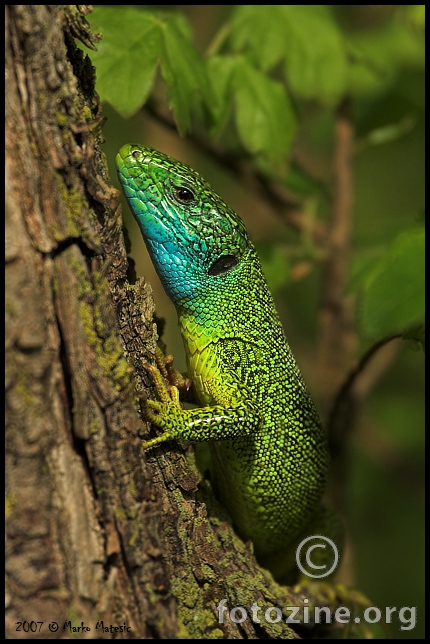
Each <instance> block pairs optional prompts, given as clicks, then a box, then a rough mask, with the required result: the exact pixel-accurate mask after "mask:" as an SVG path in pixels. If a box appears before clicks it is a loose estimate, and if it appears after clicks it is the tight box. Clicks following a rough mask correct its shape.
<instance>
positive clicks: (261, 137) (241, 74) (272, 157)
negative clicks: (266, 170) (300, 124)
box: [233, 57, 296, 168]
mask: <svg viewBox="0 0 430 644" xmlns="http://www.w3.org/2000/svg"><path fill="white" fill-rule="evenodd" d="M233 83H234V95H235V104H236V114H235V120H236V127H237V130H238V132H239V136H240V138H241V140H242V142H243V145H244V147H245V148H246V149H247V150H248V151H249V152H250V153H251V154H262V155H263V156H265V157H266V158H267V159H268V160H269V162H270V163H271V164H272V165H273V166H274V168H276V167H277V166H278V165H279V166H280V165H281V163H282V161H283V160H285V159H286V158H287V156H288V155H289V152H290V148H291V144H292V141H293V137H294V133H295V128H296V117H295V114H294V110H293V107H292V105H291V103H290V101H289V99H288V96H287V93H286V91H285V88H284V87H283V85H282V84H281V83H279V82H278V81H274V80H272V79H270V78H268V77H267V76H266V75H265V74H263V73H262V72H260V71H259V70H257V69H255V68H254V67H252V65H250V64H249V63H248V62H247V61H246V60H245V59H244V58H242V57H240V58H237V61H236V67H235V71H234V81H233Z"/></svg>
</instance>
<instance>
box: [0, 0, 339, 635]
mask: <svg viewBox="0 0 430 644" xmlns="http://www.w3.org/2000/svg"><path fill="white" fill-rule="evenodd" d="M85 11H86V9H85V7H79V9H78V8H77V7H75V6H62V5H26V6H24V5H22V6H19V5H10V6H8V8H7V10H6V168H7V181H6V314H7V322H6V493H7V496H6V510H7V514H6V535H7V541H6V591H7V604H6V605H7V609H6V635H7V637H10V638H14V637H29V638H34V637H40V638H45V637H51V638H57V637H67V636H69V635H70V634H71V633H73V632H80V630H79V629H81V628H82V625H84V626H85V627H88V628H90V631H88V632H86V634H85V636H87V637H88V636H89V637H103V636H104V637H113V636H115V637H128V638H137V637H139V638H146V637H156V638H170V637H178V636H179V637H183V636H190V637H193V638H203V637H220V638H222V637H234V638H239V639H241V638H266V637H294V636H295V633H294V632H293V631H292V630H291V629H290V627H289V626H288V625H286V624H285V622H284V619H283V620H282V621H280V622H278V623H273V624H271V623H269V622H265V621H264V620H262V621H261V623H260V624H257V623H253V622H252V621H251V620H250V619H247V620H246V621H245V622H243V623H242V624H236V623H234V622H232V621H231V620H229V619H225V620H224V623H221V624H220V623H219V621H218V612H217V608H216V606H217V604H218V602H219V600H220V599H222V598H225V599H227V607H228V609H231V608H232V607H234V606H244V607H247V608H248V609H249V607H250V606H251V605H252V604H254V603H255V602H257V603H258V605H259V606H261V607H264V606H266V607H267V606H279V607H281V608H282V607H285V606H288V605H290V606H291V605H303V600H304V598H305V595H304V594H303V592H302V591H301V590H299V589H296V592H293V591H292V590H291V589H287V588H281V587H280V586H278V585H276V584H275V583H274V582H273V581H272V579H271V577H270V576H269V575H268V574H266V573H265V572H264V571H262V570H261V569H259V568H258V567H257V565H256V563H255V560H254V557H253V555H252V553H251V550H250V548H249V547H248V546H246V545H244V544H243V543H241V542H240V540H239V539H237V537H236V536H235V535H234V533H233V531H232V530H231V528H230V526H229V524H228V522H227V521H226V517H225V516H223V514H222V510H221V509H220V508H218V506H217V505H216V503H215V502H214V501H213V499H212V497H211V494H210V490H209V489H208V488H207V487H206V484H204V483H200V484H199V481H198V478H197V475H196V473H195V470H194V469H193V468H192V466H191V467H190V465H189V464H188V461H187V458H186V456H185V455H184V452H183V450H181V449H180V447H179V446H178V445H172V446H169V447H171V450H172V451H170V452H167V451H166V450H165V449H164V448H161V449H157V451H156V453H155V454H152V455H150V456H149V457H148V458H147V459H146V458H145V455H144V454H143V452H142V451H141V449H140V438H139V435H140V434H141V433H142V430H143V429H144V428H143V424H142V420H141V418H140V416H139V413H138V411H137V402H136V393H135V392H136V389H135V385H136V384H137V388H138V389H141V390H142V391H145V390H146V389H147V388H148V379H147V376H146V375H145V372H144V371H143V370H142V367H141V365H142V361H143V360H147V359H150V358H151V356H152V355H153V352H154V348H155V341H156V334H155V327H154V324H153V322H152V313H153V303H152V297H151V289H150V287H149V285H147V284H145V282H144V281H140V282H138V283H137V284H136V285H134V286H133V287H131V286H130V285H129V284H128V282H127V267H128V262H127V257H126V251H125V245H124V240H123V235H122V220H121V213H120V209H119V206H118V203H117V198H118V193H117V191H116V190H115V189H114V188H113V187H112V186H111V184H110V180H109V177H108V173H107V166H106V162H105V158H104V155H103V152H102V151H101V143H102V134H101V126H102V117H101V108H100V105H99V102H98V99H97V96H96V95H95V94H94V71H93V68H92V67H91V64H90V62H89V59H88V58H86V57H85V55H83V54H82V53H81V51H80V50H79V49H77V48H76V46H75V38H80V39H81V40H82V41H84V42H86V43H87V44H88V45H91V41H92V37H91V34H90V33H89V31H88V29H87V27H86V23H85V19H84V17H83V13H84V12H85ZM208 517H210V518H208ZM307 597H308V598H310V599H311V605H312V603H315V602H317V601H320V602H322V603H325V602H324V600H325V601H327V598H321V596H319V597H313V596H312V595H311V594H309V593H308V595H307ZM287 614H288V612H286V613H285V616H286V615H287ZM19 624H21V626H19ZM52 624H54V626H52ZM55 624H56V625H57V626H58V630H55V629H56V627H55ZM34 625H35V626H34ZM124 625H125V627H126V628H125V629H124V630H123V631H117V632H116V633H115V631H114V632H112V628H111V629H110V630H103V626H104V628H105V629H106V628H107V629H109V627H113V628H115V627H116V628H118V627H121V626H124ZM73 629H78V630H77V631H76V630H75V631H74V630H73Z"/></svg>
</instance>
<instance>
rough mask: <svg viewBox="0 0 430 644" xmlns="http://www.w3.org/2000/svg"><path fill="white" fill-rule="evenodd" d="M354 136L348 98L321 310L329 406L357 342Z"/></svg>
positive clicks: (338, 128)
mask: <svg viewBox="0 0 430 644" xmlns="http://www.w3.org/2000/svg"><path fill="white" fill-rule="evenodd" d="M353 138H354V131H353V125H352V121H351V116H350V103H349V100H348V99H344V100H343V101H342V102H341V103H340V105H339V107H338V109H337V114H336V125H335V144H334V146H335V147H334V152H333V204H332V218H331V221H330V224H329V227H328V238H327V250H328V254H327V260H326V262H325V265H324V270H323V284H322V302H321V308H320V312H319V347H318V366H319V382H321V383H322V387H323V389H322V391H321V394H322V399H323V403H324V405H325V408H326V409H327V406H328V401H329V400H330V399H331V398H332V397H333V395H334V393H335V392H336V391H337V390H338V388H339V386H340V385H341V382H342V380H343V379H344V377H345V373H346V372H347V370H348V369H349V367H350V365H351V363H352V360H353V356H354V350H355V344H356V338H355V333H354V327H353V307H352V301H351V298H346V297H345V295H344V291H345V287H346V279H347V274H348V261H349V254H350V231H351V217H352V171H351V154H352V145H353Z"/></svg>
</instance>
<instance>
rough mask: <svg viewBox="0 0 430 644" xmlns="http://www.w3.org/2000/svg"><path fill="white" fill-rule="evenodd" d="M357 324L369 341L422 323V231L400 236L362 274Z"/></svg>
mask: <svg viewBox="0 0 430 644" xmlns="http://www.w3.org/2000/svg"><path fill="white" fill-rule="evenodd" d="M360 300H361V301H360V304H361V306H360V311H359V316H360V322H361V325H362V329H363V332H364V333H365V335H366V336H369V337H371V338H379V337H384V336H386V335H389V334H391V333H403V332H405V331H406V330H408V329H409V328H411V327H413V326H415V327H416V326H417V325H420V324H421V323H422V322H423V321H424V230H423V228H419V229H413V230H410V231H407V232H404V233H401V234H400V235H399V236H398V237H397V238H396V239H395V240H394V241H393V242H392V244H391V245H390V247H389V248H388V249H387V251H386V252H385V253H384V255H383V256H382V257H380V258H378V259H375V260H374V261H373V262H371V263H369V264H368V265H367V267H366V270H365V271H363V273H362V279H361V298H360Z"/></svg>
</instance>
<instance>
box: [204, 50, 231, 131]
mask: <svg viewBox="0 0 430 644" xmlns="http://www.w3.org/2000/svg"><path fill="white" fill-rule="evenodd" d="M235 66H236V58H235V57H234V56H211V57H210V58H208V59H207V60H206V70H207V73H208V76H209V78H210V80H211V84H212V89H213V91H214V92H215V95H216V99H217V100H216V102H215V103H213V104H212V105H211V106H210V113H211V115H212V119H213V125H212V128H211V134H212V136H213V137H214V138H216V137H217V136H218V135H219V134H220V132H221V130H222V129H223V128H224V126H225V124H226V121H227V119H228V117H229V115H230V113H231V111H232V100H231V99H232V86H233V77H234V70H235Z"/></svg>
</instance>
